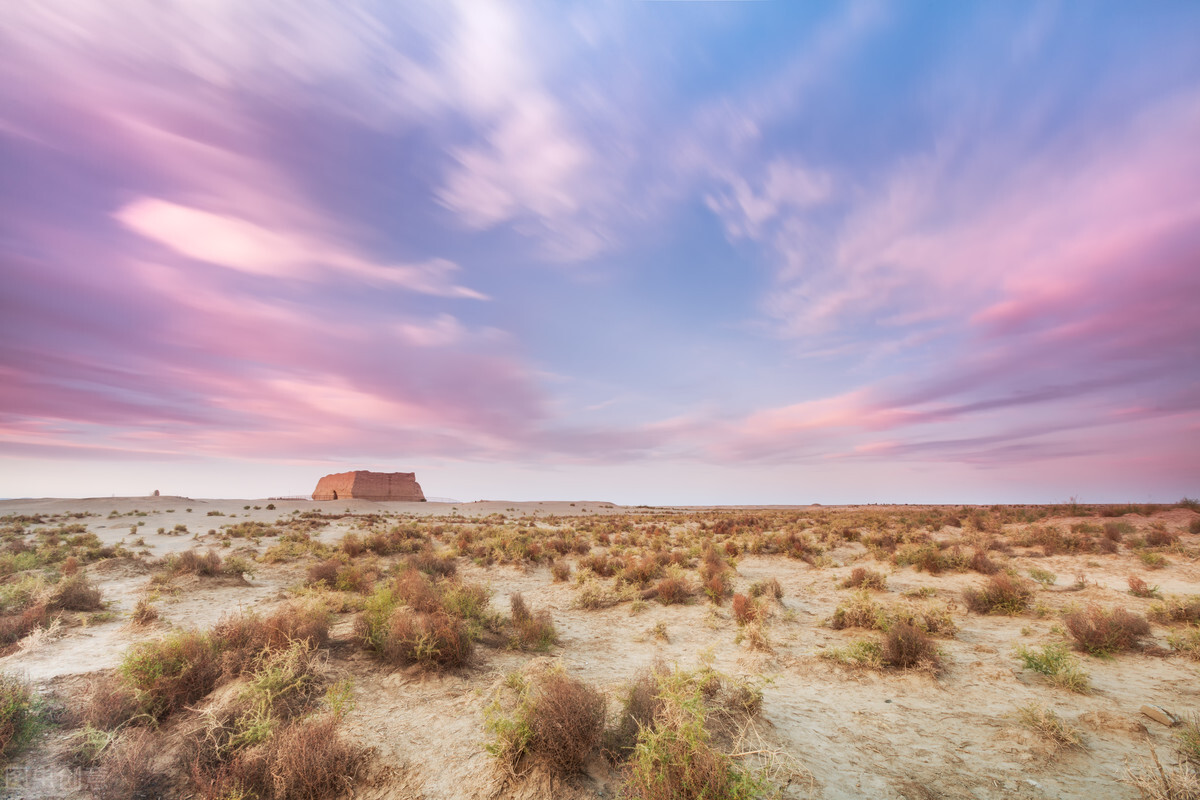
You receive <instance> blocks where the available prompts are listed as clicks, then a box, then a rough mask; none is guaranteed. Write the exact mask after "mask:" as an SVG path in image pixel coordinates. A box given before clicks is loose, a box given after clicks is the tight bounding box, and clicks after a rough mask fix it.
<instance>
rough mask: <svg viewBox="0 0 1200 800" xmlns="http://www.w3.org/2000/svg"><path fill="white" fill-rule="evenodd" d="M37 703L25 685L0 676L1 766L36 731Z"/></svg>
mask: <svg viewBox="0 0 1200 800" xmlns="http://www.w3.org/2000/svg"><path fill="white" fill-rule="evenodd" d="M37 722H38V712H37V700H36V698H35V696H34V694H33V690H32V689H30V688H29V685H28V684H27V683H25V681H23V680H21V679H20V678H18V677H16V676H15V675H9V674H8V673H0V765H2V764H4V763H6V762H7V760H8V756H9V755H10V754H11V753H13V752H14V751H16V750H17V749H19V748H20V747H22V746H23V745H25V744H26V743H28V742H29V740H30V739H31V738H33V735H34V733H35V731H36V730H37V727H38V725H37Z"/></svg>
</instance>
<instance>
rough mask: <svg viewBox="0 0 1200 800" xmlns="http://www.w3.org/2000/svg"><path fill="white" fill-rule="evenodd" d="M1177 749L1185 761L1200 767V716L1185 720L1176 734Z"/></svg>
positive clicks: (1194, 715)
mask: <svg viewBox="0 0 1200 800" xmlns="http://www.w3.org/2000/svg"><path fill="white" fill-rule="evenodd" d="M1175 749H1176V750H1178V751H1179V755H1180V757H1181V758H1183V759H1184V760H1186V761H1188V762H1190V763H1191V764H1192V765H1193V766H1198V767H1200V714H1193V715H1192V716H1191V717H1190V718H1189V719H1185V720H1184V721H1183V723H1182V724H1181V725H1180V727H1179V730H1178V731H1177V732H1176V733H1175Z"/></svg>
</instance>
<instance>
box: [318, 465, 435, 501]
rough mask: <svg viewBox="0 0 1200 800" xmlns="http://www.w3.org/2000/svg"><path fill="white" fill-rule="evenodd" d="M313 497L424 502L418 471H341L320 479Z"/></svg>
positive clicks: (322, 498)
mask: <svg viewBox="0 0 1200 800" xmlns="http://www.w3.org/2000/svg"><path fill="white" fill-rule="evenodd" d="M312 499H313V500H407V501H409V502H413V503H424V502H425V493H424V492H422V491H421V484H419V483H417V474H416V473H415V472H368V471H367V470H362V469H360V470H355V471H354V472H339V473H337V474H336V475H326V476H325V477H324V478H321V480H319V481H317V488H316V489H314V490H313V494H312Z"/></svg>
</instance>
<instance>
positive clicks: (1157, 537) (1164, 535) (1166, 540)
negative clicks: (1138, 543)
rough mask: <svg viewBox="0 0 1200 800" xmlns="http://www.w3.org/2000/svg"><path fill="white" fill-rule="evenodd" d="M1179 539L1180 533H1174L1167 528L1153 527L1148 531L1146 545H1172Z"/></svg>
mask: <svg viewBox="0 0 1200 800" xmlns="http://www.w3.org/2000/svg"><path fill="white" fill-rule="evenodd" d="M1178 541H1179V534H1177V533H1172V532H1170V531H1168V530H1166V529H1157V528H1151V529H1150V531H1149V532H1147V533H1146V545H1147V546H1148V547H1170V546H1171V545H1173V544H1175V543H1176V542H1178Z"/></svg>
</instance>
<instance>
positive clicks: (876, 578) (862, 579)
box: [842, 567, 887, 592]
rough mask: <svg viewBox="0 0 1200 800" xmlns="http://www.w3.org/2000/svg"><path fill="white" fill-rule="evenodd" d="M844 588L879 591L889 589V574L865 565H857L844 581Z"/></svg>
mask: <svg viewBox="0 0 1200 800" xmlns="http://www.w3.org/2000/svg"><path fill="white" fill-rule="evenodd" d="M842 588H843V589H858V588H862V589H873V590H874V591H877V592H884V591H887V576H885V575H884V574H883V573H882V572H876V571H875V570H870V569H866V568H865V567H855V568H854V569H853V570H852V571H851V573H850V576H849V577H847V578H846V580H844V581H842Z"/></svg>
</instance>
